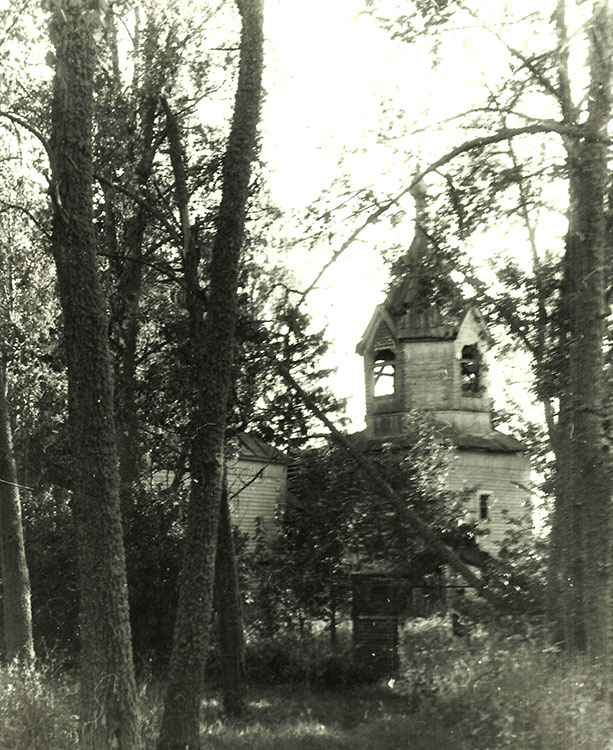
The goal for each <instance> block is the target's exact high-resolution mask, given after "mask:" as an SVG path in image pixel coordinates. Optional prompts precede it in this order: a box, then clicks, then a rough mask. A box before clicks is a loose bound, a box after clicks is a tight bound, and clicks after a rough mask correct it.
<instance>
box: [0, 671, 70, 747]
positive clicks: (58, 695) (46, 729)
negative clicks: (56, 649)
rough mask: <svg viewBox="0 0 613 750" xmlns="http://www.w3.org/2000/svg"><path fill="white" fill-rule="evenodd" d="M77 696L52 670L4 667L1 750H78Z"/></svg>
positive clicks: (0, 681) (1, 678)
mask: <svg viewBox="0 0 613 750" xmlns="http://www.w3.org/2000/svg"><path fill="white" fill-rule="evenodd" d="M75 692H76V687H75V685H74V684H73V683H70V682H69V681H68V680H67V679H65V678H63V677H61V676H60V675H59V673H57V672H54V671H53V670H52V669H51V668H50V667H29V666H24V665H21V664H16V663H15V664H11V665H8V666H4V667H1V668H0V750H72V749H73V748H75V750H76V748H77V746H78V741H77V740H78V735H77V717H76V695H75Z"/></svg>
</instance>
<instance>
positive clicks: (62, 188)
mask: <svg viewBox="0 0 613 750" xmlns="http://www.w3.org/2000/svg"><path fill="white" fill-rule="evenodd" d="M51 29H52V37H53V41H54V43H55V47H56V58H57V63H56V72H55V79H54V88H53V104H52V131H51V143H50V153H51V159H52V172H53V180H54V184H53V186H52V197H53V199H54V215H53V235H52V248H53V254H54V258H55V263H56V267H57V277H58V287H59V292H60V300H61V304H62V310H63V318H64V342H65V350H66V360H67V368H68V408H69V423H70V431H71V442H72V453H73V462H74V473H75V479H74V499H73V511H74V517H75V524H76V531H77V545H78V565H79V604H80V636H81V716H80V722H81V723H80V729H81V746H82V747H83V748H84V749H86V750H108V748H111V747H115V748H121V750H132V749H133V748H140V747H141V746H142V742H141V740H140V736H139V731H138V721H137V706H136V686H135V680H134V673H133V665H132V650H131V641H130V623H129V617H128V596H127V583H126V572H125V556H124V546H123V536H122V526H121V514H120V506H119V480H118V468H117V451H116V444H115V425H114V418H113V390H112V378H111V370H110V360H109V351H108V340H107V329H108V324H107V319H106V305H105V299H104V296H103V292H102V288H101V285H100V280H99V275H98V264H97V258H96V237H95V233H94V226H93V212H92V180H93V166H92V111H93V107H92V103H93V74H94V66H95V52H94V43H93V40H92V36H91V34H92V14H91V11H90V9H89V5H88V3H87V2H85V0H83V1H82V2H77V3H71V4H70V6H65V7H64V8H63V10H62V11H55V12H54V13H53V16H52V21H51Z"/></svg>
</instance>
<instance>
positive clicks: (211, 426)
mask: <svg viewBox="0 0 613 750" xmlns="http://www.w3.org/2000/svg"><path fill="white" fill-rule="evenodd" d="M237 5H238V8H239V11H240V13H241V18H242V31H241V44H240V64H239V75H238V86H237V91H236V98H235V104H234V115H233V119H232V127H231V130H230V136H229V140H228V145H227V149H226V154H225V160H224V165H223V178H222V197H221V204H220V208H219V213H218V216H217V228H216V234H215V239H214V241H213V248H212V257H211V264H210V283H209V297H208V305H207V311H206V318H204V310H203V295H202V294H201V292H200V289H199V286H198V248H197V247H196V246H195V243H194V242H193V239H192V232H191V227H190V225H189V216H188V213H187V211H186V210H185V209H186V202H185V195H186V190H185V185H184V180H182V179H181V175H180V172H181V169H180V167H181V165H180V163H179V162H180V159H181V156H182V154H181V150H180V149H179V148H178V144H177V142H176V141H174V131H173V125H174V123H173V118H172V117H170V116H169V117H168V126H169V143H170V150H171V159H172V161H173V171H174V173H175V192H176V194H177V202H178V204H179V206H180V207H182V209H183V210H182V211H181V219H182V227H183V233H184V252H183V264H184V265H183V267H184V275H185V281H186V285H187V292H188V293H187V307H188V314H189V321H190V339H191V371H190V378H191V381H190V383H191V388H192V406H191V411H192V414H191V435H192V440H191V451H190V477H191V487H190V499H189V504H188V510H187V526H186V535H185V546H184V558H183V566H182V570H181V580H180V587H179V603H178V608H177V616H176V621H175V630H174V638H173V647H172V654H171V659H170V669H169V676H168V685H167V693H166V698H165V701H164V713H163V717H162V727H161V731H160V739H159V744H158V748H159V750H185V749H186V748H189V750H198V748H199V747H200V727H199V723H200V721H199V718H200V701H201V695H202V683H203V677H204V668H205V664H206V659H207V655H208V650H209V636H210V622H211V610H212V600H213V584H214V572H215V557H216V547H217V531H218V523H219V507H220V501H221V489H222V475H223V464H224V461H223V455H224V438H225V427H226V418H227V417H226V411H227V401H228V393H229V388H230V376H231V370H232V352H233V345H234V334H235V328H236V320H237V317H238V301H237V287H238V264H239V258H240V251H241V247H242V243H243V234H244V226H245V216H246V206H247V200H248V197H249V182H250V178H251V162H252V160H253V158H254V155H255V150H256V143H257V126H258V121H259V114H260V99H261V89H262V66H263V29H262V26H263V2H262V0H237ZM167 114H170V113H169V112H168V110H167ZM173 144H174V145H173Z"/></svg>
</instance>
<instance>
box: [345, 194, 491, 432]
mask: <svg viewBox="0 0 613 750" xmlns="http://www.w3.org/2000/svg"><path fill="white" fill-rule="evenodd" d="M413 196H414V198H415V204H416V230H415V237H414V239H413V242H412V243H411V246H410V248H409V250H408V252H407V254H406V256H405V258H403V260H402V261H401V267H402V268H403V269H405V271H406V273H405V274H404V276H403V277H402V278H401V279H400V280H399V281H398V282H396V283H395V284H394V285H393V286H392V287H391V289H390V291H389V293H388V295H387V299H386V300H385V302H383V304H381V305H378V306H377V307H376V309H375V312H374V314H373V316H372V318H371V321H370V323H369V324H368V327H367V329H366V331H365V332H364V335H363V337H362V339H361V341H360V343H359V344H358V346H357V352H358V353H359V354H360V355H361V356H362V357H363V360H364V380H365V393H366V423H367V432H368V435H369V437H385V436H392V435H397V434H399V433H400V432H401V431H402V416H403V414H405V413H406V412H408V411H410V410H414V409H418V410H420V411H426V412H429V413H430V414H431V415H432V417H433V418H434V419H436V420H437V421H438V420H440V421H441V422H443V423H445V424H449V425H450V426H451V427H452V428H453V429H454V430H466V431H471V432H476V433H484V432H488V431H489V430H490V429H491V425H490V408H491V400H490V397H489V392H488V387H489V383H488V374H487V351H488V349H489V348H490V346H491V343H492V340H491V336H490V333H489V331H488V329H487V326H486V324H485V321H484V319H483V316H482V315H481V313H480V312H479V310H478V309H477V307H476V306H474V305H472V304H470V303H466V302H465V301H464V300H463V299H462V297H461V295H460V293H459V291H458V290H457V288H456V287H455V285H454V284H453V282H452V281H451V279H445V280H444V281H443V292H444V293H445V292H446V293H445V296H444V297H441V289H440V286H441V285H440V283H438V284H437V285H438V287H439V288H437V290H436V294H435V293H433V288H432V286H433V284H432V280H431V278H428V275H431V274H432V271H431V270H430V269H431V268H432V262H431V259H432V258H431V254H430V253H429V249H428V247H429V243H428V240H427V237H426V235H425V233H424V230H423V229H422V225H421V222H420V219H421V218H422V217H423V213H424V210H425V194H424V188H423V185H421V184H420V185H418V187H417V188H416V189H415V190H414V192H413Z"/></svg>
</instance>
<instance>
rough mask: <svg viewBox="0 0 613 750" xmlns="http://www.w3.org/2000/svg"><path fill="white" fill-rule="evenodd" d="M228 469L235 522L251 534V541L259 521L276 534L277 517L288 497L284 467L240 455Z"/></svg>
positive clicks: (242, 529) (231, 505) (229, 489)
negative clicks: (275, 523)
mask: <svg viewBox="0 0 613 750" xmlns="http://www.w3.org/2000/svg"><path fill="white" fill-rule="evenodd" d="M227 470H228V491H229V495H230V512H231V514H232V521H233V523H234V524H235V525H236V526H237V527H238V528H239V530H240V531H241V532H242V533H245V534H249V537H250V540H251V542H253V535H254V533H255V529H256V525H257V519H260V522H261V523H262V525H263V527H264V529H265V531H266V532H267V533H271V532H273V531H274V518H275V514H276V512H277V508H278V506H279V504H280V503H282V502H283V500H284V496H285V487H286V467H285V464H283V463H273V462H272V461H270V460H269V461H267V460H266V459H259V458H245V457H243V456H239V457H238V458H237V459H235V460H232V461H229V462H228V465H227Z"/></svg>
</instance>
